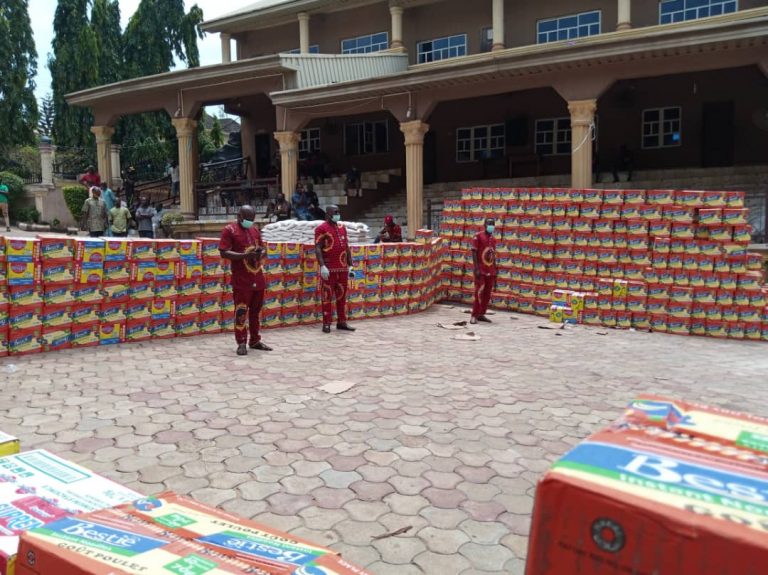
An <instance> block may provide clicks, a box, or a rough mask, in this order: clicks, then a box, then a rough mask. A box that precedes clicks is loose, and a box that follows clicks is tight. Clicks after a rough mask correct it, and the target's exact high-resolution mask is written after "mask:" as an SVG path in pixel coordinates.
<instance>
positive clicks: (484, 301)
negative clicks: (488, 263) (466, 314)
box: [472, 276, 496, 317]
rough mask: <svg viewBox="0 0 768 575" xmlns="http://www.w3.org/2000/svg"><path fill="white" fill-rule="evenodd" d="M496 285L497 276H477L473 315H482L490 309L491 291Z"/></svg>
mask: <svg viewBox="0 0 768 575" xmlns="http://www.w3.org/2000/svg"><path fill="white" fill-rule="evenodd" d="M495 285H496V276H480V277H477V276H475V302H474V304H473V305H472V317H480V316H481V315H485V312H487V311H488V304H489V303H490V302H491V292H492V291H493V287H494V286H495Z"/></svg>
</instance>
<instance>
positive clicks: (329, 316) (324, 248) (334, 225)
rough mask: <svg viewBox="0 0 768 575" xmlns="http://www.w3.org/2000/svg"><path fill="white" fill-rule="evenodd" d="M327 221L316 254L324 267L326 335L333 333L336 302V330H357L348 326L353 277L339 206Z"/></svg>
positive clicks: (322, 289)
mask: <svg viewBox="0 0 768 575" xmlns="http://www.w3.org/2000/svg"><path fill="white" fill-rule="evenodd" d="M325 214H326V216H325V222H323V223H322V224H320V225H319V226H318V227H317V228H315V254H316V255H317V262H318V263H319V264H320V297H321V300H322V305H323V333H331V323H333V304H334V300H335V302H336V329H338V330H341V331H355V329H354V328H353V327H350V326H349V324H347V285H348V283H349V277H350V276H351V275H352V270H351V269H350V265H349V263H350V262H351V261H352V254H351V253H350V250H349V240H348V239H347V229H346V228H345V227H344V225H343V224H342V223H341V214H339V208H338V206H333V205H331V206H328V207H327V208H326V209H325Z"/></svg>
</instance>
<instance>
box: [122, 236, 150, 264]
mask: <svg viewBox="0 0 768 575" xmlns="http://www.w3.org/2000/svg"><path fill="white" fill-rule="evenodd" d="M154 246H155V241H154V240H150V239H143V238H142V239H134V238H132V239H131V241H130V243H129V244H128V259H129V260H135V261H155V259H156V258H155V247H154Z"/></svg>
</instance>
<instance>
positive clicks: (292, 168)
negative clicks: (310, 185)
mask: <svg viewBox="0 0 768 575" xmlns="http://www.w3.org/2000/svg"><path fill="white" fill-rule="evenodd" d="M275 140H277V143H278V144H279V145H280V183H281V186H282V190H283V194H284V195H285V199H286V200H288V201H291V196H293V192H294V191H295V190H296V182H297V181H298V180H299V141H300V140H301V134H300V133H299V132H275Z"/></svg>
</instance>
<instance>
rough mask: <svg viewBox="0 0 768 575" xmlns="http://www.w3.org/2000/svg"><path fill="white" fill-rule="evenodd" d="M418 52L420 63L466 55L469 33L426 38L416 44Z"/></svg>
mask: <svg viewBox="0 0 768 575" xmlns="http://www.w3.org/2000/svg"><path fill="white" fill-rule="evenodd" d="M416 52H417V54H418V56H419V64H425V63H427V62H437V61H438V60H446V59H448V58H457V57H458V56H466V55H467V35H466V34H457V35H455V36H446V37H445V38H436V39H434V40H425V41H424V42H419V43H418V44H417V45H416Z"/></svg>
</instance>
